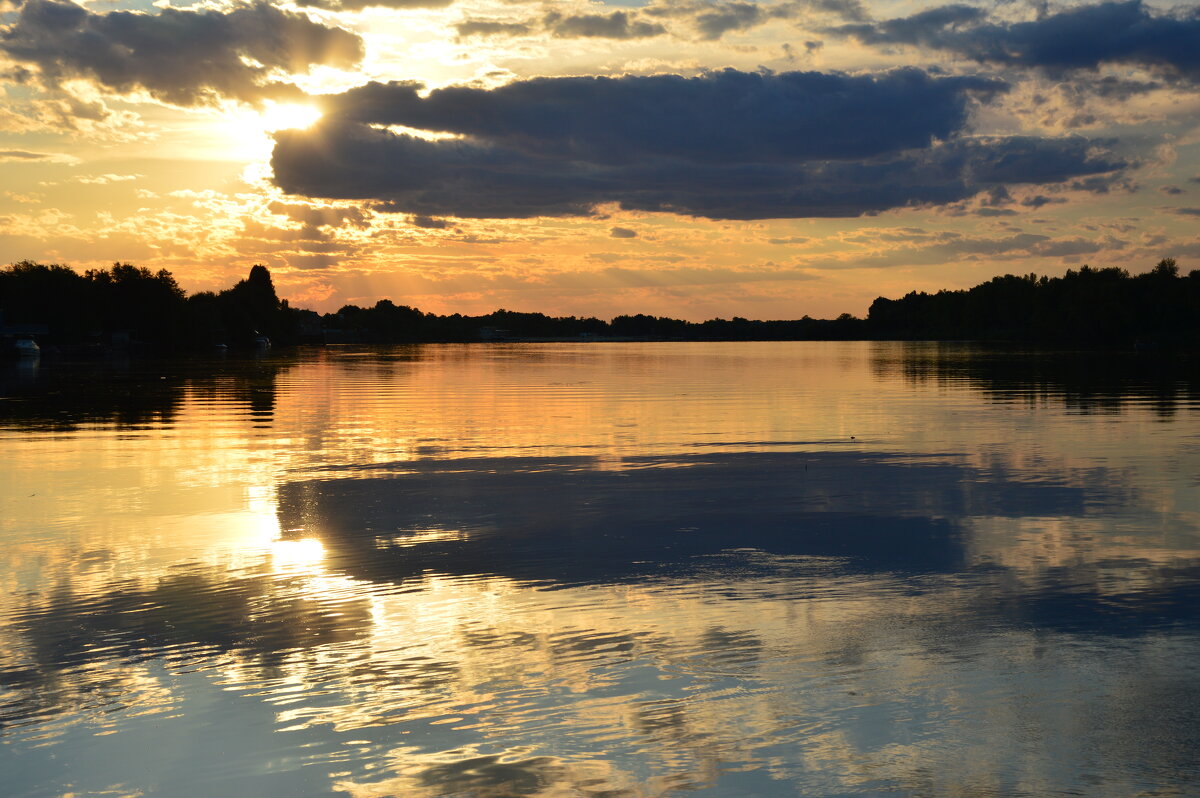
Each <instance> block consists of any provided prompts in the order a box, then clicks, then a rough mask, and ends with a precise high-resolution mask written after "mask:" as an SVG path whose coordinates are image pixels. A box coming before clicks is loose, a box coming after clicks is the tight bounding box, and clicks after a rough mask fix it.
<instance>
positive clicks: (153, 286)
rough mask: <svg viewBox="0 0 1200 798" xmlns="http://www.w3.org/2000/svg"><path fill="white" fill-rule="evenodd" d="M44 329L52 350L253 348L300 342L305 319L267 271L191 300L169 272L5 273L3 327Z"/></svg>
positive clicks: (0, 299) (0, 308)
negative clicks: (265, 342) (263, 342)
mask: <svg viewBox="0 0 1200 798" xmlns="http://www.w3.org/2000/svg"><path fill="white" fill-rule="evenodd" d="M20 324H25V325H41V326H44V327H45V328H46V330H47V332H46V333H45V335H44V336H42V337H44V338H45V341H46V342H47V343H50V344H59V345H87V344H93V345H97V346H99V345H113V344H118V343H125V342H134V343H141V344H146V345H150V346H152V347H155V348H164V349H172V348H187V347H195V346H203V345H212V344H218V343H221V344H227V345H230V346H238V345H243V344H245V345H249V344H251V343H253V341H254V339H255V338H256V337H257V336H258V335H260V334H261V335H266V336H269V337H272V338H278V339H279V340H281V341H287V340H292V339H294V338H295V337H296V328H297V325H298V324H299V314H298V313H297V312H295V311H293V310H292V309H291V308H289V307H288V304H287V300H280V299H279V297H278V296H277V295H276V294H275V286H274V284H273V283H272V282H271V273H270V272H269V271H267V268H266V267H265V266H255V267H254V268H252V269H251V270H250V275H249V276H248V277H247V278H246V279H245V280H242V281H241V282H239V283H238V284H237V285H235V286H233V287H232V288H229V289H226V290H224V291H221V292H220V293H217V294H214V293H211V292H202V293H198V294H193V295H192V296H190V297H189V296H187V295H186V294H185V293H184V292H183V289H181V288H180V287H179V285H178V283H176V282H175V278H174V277H173V276H172V275H171V273H170V272H169V271H167V270H166V269H162V270H160V271H158V272H151V271H150V270H149V269H144V268H138V267H136V266H131V265H130V264H128V263H116V264H113V266H112V268H111V269H89V270H88V271H86V272H83V273H82V274H80V273H79V272H77V271H75V270H74V269H71V268H69V267H66V266H59V265H43V264H39V263H32V262H30V261H22V262H20V263H15V264H13V265H12V266H9V267H8V268H6V269H0V327H3V326H4V325H20Z"/></svg>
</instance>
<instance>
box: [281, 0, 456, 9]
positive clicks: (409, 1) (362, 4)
mask: <svg viewBox="0 0 1200 798" xmlns="http://www.w3.org/2000/svg"><path fill="white" fill-rule="evenodd" d="M453 2H454V0H299V2H298V3H297V5H300V6H307V7H309V8H324V9H327V10H329V11H362V10H363V9H364V8H391V9H394V10H397V11H405V10H408V9H413V8H445V7H446V6H448V5H450V4H451V3H453Z"/></svg>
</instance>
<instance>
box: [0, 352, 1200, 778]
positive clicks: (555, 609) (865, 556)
mask: <svg viewBox="0 0 1200 798" xmlns="http://www.w3.org/2000/svg"><path fill="white" fill-rule="evenodd" d="M0 369H2V371H0V396H3V397H4V398H2V399H0V452H2V453H3V467H2V469H0V541H2V543H3V556H2V557H0V590H2V591H3V593H2V595H3V596H4V598H3V599H0V774H2V775H0V781H2V782H3V789H2V790H0V791H2V792H3V794H4V795H5V796H6V797H8V796H12V797H14V798H15V797H16V796H63V795H72V796H106V797H107V796H112V797H113V798H121V797H122V796H188V797H190V796H197V797H199V796H205V797H206V798H207V797H208V796H214V795H232V796H260V795H262V796H265V795H280V796H284V795H286V796H309V795H314V796H317V795H348V796H353V798H375V797H381V796H405V797H406V798H407V797H408V796H415V797H416V798H424V797H425V796H470V797H471V798H476V797H479V798H504V797H505V796H537V797H538V798H559V797H560V796H590V797H592V798H600V797H601V796H606V797H609V798H611V797H613V796H628V797H629V798H635V797H636V798H642V797H644V796H667V795H682V794H684V793H689V794H698V795H703V796H738V797H742V796H784V795H787V796H795V795H812V796H883V795H920V796H992V795H994V796H1017V795H1031V796H1033V795H1036V796H1043V795H1089V796H1132V795H1143V796H1150V795H1154V796H1164V795H1172V796H1175V795H1200V681H1198V680H1197V679H1196V673H1197V670H1196V668H1197V665H1196V663H1197V662H1198V661H1200V658H1198V655H1200V637H1198V631H1200V623H1198V621H1200V616H1198V608H1200V491H1198V490H1197V475H1198V474H1200V416H1198V414H1197V409H1198V408H1200V380H1198V379H1197V375H1196V373H1195V370H1194V368H1193V367H1192V365H1191V364H1190V363H1188V362H1186V361H1181V360H1178V359H1176V360H1171V359H1166V358H1147V357H1145V356H1141V357H1136V356H1132V355H1131V356H1113V355H1104V356H1099V355H1096V356H1080V355H1075V356H1069V355H1051V354H1041V355H1038V354H1033V353H1011V352H1009V353H1005V352H989V351H985V350H978V349H972V348H970V347H967V346H953V345H941V346H938V345H930V344H907V345H906V344H894V343H760V344H758V343H756V344H742V343H722V344H699V343H694V344H693V343H682V344H669V343H647V344H637V343H629V344H601V343H586V344H546V345H533V344H496V345H472V346H452V345H447V346H413V347H398V348H393V349H361V350H355V349H344V350H343V349H336V348H330V349H325V350H311V351H303V352H300V353H295V354H271V355H268V356H266V357H260V358H251V357H246V358H244V359H242V358H238V357H234V356H230V357H228V358H225V359H221V360H215V361H209V362H202V361H176V362H171V363H165V364H164V363H150V362H139V361H134V362H132V363H93V364H74V365H69V364H55V363H52V362H45V363H40V364H35V363H20V364H15V363H10V364H7V365H3V366H0Z"/></svg>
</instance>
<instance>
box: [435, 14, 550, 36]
mask: <svg viewBox="0 0 1200 798" xmlns="http://www.w3.org/2000/svg"><path fill="white" fill-rule="evenodd" d="M454 30H456V31H457V32H458V35H459V36H460V37H461V38H467V37H469V36H527V35H529V34H530V33H533V31H534V26H533V25H531V24H529V23H527V22H504V21H502V20H496V19H468V20H464V21H463V22H460V23H458V24H457V25H455V26H454Z"/></svg>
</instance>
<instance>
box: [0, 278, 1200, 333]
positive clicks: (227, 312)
mask: <svg viewBox="0 0 1200 798" xmlns="http://www.w3.org/2000/svg"><path fill="white" fill-rule="evenodd" d="M0 314H2V317H0V327H2V326H3V325H5V324H7V325H14V324H22V323H23V324H37V325H45V326H46V327H47V328H48V334H47V335H46V336H45V337H46V338H47V340H48V342H49V343H61V344H72V343H88V342H95V343H106V342H108V341H111V340H112V337H113V336H114V335H121V336H124V337H127V338H128V339H130V340H132V341H136V342H141V343H144V344H148V345H151V346H155V347H159V348H165V349H182V348H196V347H204V346H212V345H214V344H227V345H229V346H238V345H249V344H250V342H252V341H253V340H254V339H255V338H256V337H257V336H259V335H266V336H268V337H270V338H271V339H272V340H273V341H275V342H276V343H281V344H292V343H306V342H308V343H321V342H361V343H410V342H411V343H416V342H433V341H477V340H480V339H481V338H484V339H491V340H504V339H515V338H581V337H583V338H589V337H591V338H635V339H661V340H713V341H717V340H844V339H912V340H917V339H921V340H983V341H1014V342H1037V343H1055V344H1071V345H1098V346H1112V345H1125V344H1133V343H1150V344H1153V345H1159V344H1163V345H1166V344H1181V345H1195V344H1200V331H1198V330H1197V321H1200V270H1197V271H1192V272H1190V273H1188V274H1187V276H1181V275H1180V273H1179V267H1178V265H1177V264H1176V262H1175V260H1174V259H1172V258H1165V259H1163V260H1162V261H1160V262H1159V263H1158V265H1157V266H1155V267H1154V269H1153V270H1151V271H1150V272H1147V273H1145V274H1139V275H1136V276H1131V275H1130V274H1129V272H1128V271H1126V270H1125V269H1121V268H1102V269H1093V268H1091V267H1089V266H1084V267H1082V268H1080V269H1079V270H1067V272H1066V273H1065V274H1064V275H1063V276H1062V277H1048V276H1041V277H1039V276H1038V275H1035V274H1028V275H1024V276H1016V275H1011V274H1009V275H1004V276H1002V277H995V278H993V279H991V280H989V281H987V282H985V283H982V284H980V285H977V286H975V287H973V288H969V289H963V290H943V291H938V292H937V293H935V294H929V293H925V292H912V293H909V294H907V295H906V296H904V297H902V298H900V299H887V298H884V297H880V298H878V299H876V300H875V302H874V303H873V304H872V305H871V308H870V311H869V313H868V315H867V317H866V318H865V319H861V318H856V317H854V316H852V315H850V314H848V313H843V314H842V315H841V316H839V317H838V318H836V319H813V318H810V317H808V316H805V317H803V318H801V319H796V320H787V321H757V320H751V319H745V318H741V317H737V316H735V317H733V318H732V319H722V318H717V319H710V320H708V321H704V322H689V321H684V320H681V319H673V318H668V317H664V316H650V315H644V314H637V315H621V316H617V317H616V318H613V319H611V320H609V321H604V320H602V319H598V318H590V317H576V316H547V315H545V314H542V313H520V312H516V311H510V310H497V311H495V312H493V313H489V314H485V315H480V316H467V315H462V314H458V313H455V314H451V315H438V314H434V313H424V312H422V311H420V310H418V309H417V308H413V307H409V306H407V305H397V304H395V303H394V302H392V301H391V300H389V299H381V300H379V301H378V302H376V303H375V304H374V305H373V306H370V307H360V306H358V305H345V306H343V307H342V308H340V309H339V310H338V311H336V312H334V313H327V314H324V315H321V314H318V313H316V312H314V311H311V310H305V309H302V308H293V307H291V306H289V304H288V302H287V300H281V299H279V297H278V295H277V294H276V291H275V286H274V283H273V281H272V279H271V273H270V272H269V271H268V269H267V268H266V267H265V266H254V267H253V268H252V269H251V270H250V273H249V275H248V276H247V277H246V279H244V280H241V281H239V282H238V283H237V284H235V285H234V286H232V287H231V288H227V289H225V290H223V291H220V292H209V291H205V292H200V293H196V294H192V295H191V296H188V295H187V294H185V293H184V291H183V290H182V289H181V288H180V287H179V285H178V283H177V282H176V281H175V278H174V276H172V275H171V273H170V272H168V271H167V270H165V269H163V270H160V271H157V272H152V271H150V270H149V269H145V268H139V267H136V266H132V265H130V264H127V263H117V264H114V265H113V266H112V268H110V269H92V270H88V271H85V272H83V273H79V272H76V271H75V270H73V269H71V268H68V267H66V266H60V265H43V264H38V263H33V262H30V261H22V262H20V263H15V264H13V265H11V266H8V267H6V268H3V269H0Z"/></svg>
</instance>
